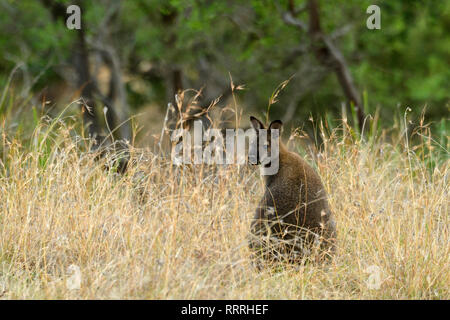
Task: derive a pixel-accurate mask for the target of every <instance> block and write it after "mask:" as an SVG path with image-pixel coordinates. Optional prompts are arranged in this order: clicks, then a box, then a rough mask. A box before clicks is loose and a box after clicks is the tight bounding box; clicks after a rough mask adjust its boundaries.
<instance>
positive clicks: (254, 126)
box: [250, 116, 264, 131]
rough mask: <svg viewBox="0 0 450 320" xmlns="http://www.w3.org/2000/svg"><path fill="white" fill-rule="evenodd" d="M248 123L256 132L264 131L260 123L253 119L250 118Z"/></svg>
mask: <svg viewBox="0 0 450 320" xmlns="http://www.w3.org/2000/svg"><path fill="white" fill-rule="evenodd" d="M250 122H251V123H252V126H253V128H255V130H256V131H258V130H259V129H264V125H263V124H262V122H261V121H259V120H258V119H256V118H255V117H253V116H250Z"/></svg>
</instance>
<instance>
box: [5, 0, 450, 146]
mask: <svg viewBox="0 0 450 320" xmlns="http://www.w3.org/2000/svg"><path fill="white" fill-rule="evenodd" d="M73 4H75V5H78V6H79V7H80V8H81V29H80V30H70V29H69V28H68V27H67V26H66V22H67V19H68V18H69V16H70V14H68V13H67V7H68V6H70V5H73ZM372 4H375V5H378V6H379V7H380V9H381V29H379V30H377V29H375V30H369V29H368V28H367V26H366V22H367V19H368V18H369V16H370V15H371V14H369V13H366V10H367V8H368V7H369V6H370V5H372ZM449 63H450V1H426V0H422V1H421V0H416V1H400V0H399V1H375V0H370V1H365V0H345V1H325V0H270V1H268V0H245V1H244V0H223V1H211V0H203V1H201V0H197V1H196V0H193V1H183V0H168V1H155V0H133V1H130V0H129V1H120V0H108V1H107V0H100V1H82V0H79V1H76V0H70V1H63V0H20V1H19V0H17V1H15V0H0V120H2V121H3V128H4V129H3V130H5V126H6V127H7V128H6V129H8V130H19V131H20V130H24V127H25V126H26V125H27V119H28V118H29V119H30V120H29V121H30V123H32V121H33V120H32V119H33V117H34V118H36V117H41V116H44V115H45V116H49V117H55V116H56V115H57V114H59V113H60V112H61V110H63V109H64V108H65V107H67V106H68V105H69V104H70V103H71V102H73V101H75V100H77V99H79V98H82V99H83V102H82V103H76V104H74V105H73V106H72V107H70V108H69V109H68V112H70V113H71V114H73V115H74V116H75V117H79V119H80V122H83V123H84V127H85V128H86V130H87V132H88V133H89V134H90V135H91V136H96V135H100V134H105V132H107V131H108V130H109V129H111V128H118V129H117V130H116V131H114V136H115V137H116V138H125V139H127V140H130V139H131V138H132V131H133V128H140V130H139V131H138V133H137V138H136V141H134V142H135V143H136V144H138V145H139V144H141V145H146V144H151V143H154V142H155V141H158V140H159V134H160V132H161V128H162V125H163V123H164V118H165V115H166V114H167V115H168V117H169V118H172V120H173V119H175V126H176V119H177V117H179V111H180V109H181V112H185V111H186V112H187V113H189V112H191V114H190V116H192V114H194V113H195V112H197V114H200V115H202V118H203V120H204V121H206V125H207V120H205V117H204V115H205V114H206V111H208V107H210V106H211V105H212V104H214V105H215V109H219V110H222V111H223V112H222V113H220V116H219V117H221V119H220V120H221V121H222V123H224V126H227V124H226V123H227V119H228V118H233V117H235V115H233V114H232V113H233V112H231V113H230V114H231V115H230V116H228V118H227V116H226V111H227V110H228V109H230V110H231V111H233V110H236V106H239V108H240V110H242V111H243V113H244V114H254V115H257V116H260V117H261V118H264V117H265V112H266V111H267V109H268V108H269V106H270V118H272V119H275V118H277V119H282V120H283V121H284V122H285V123H286V126H287V127H288V128H294V127H303V128H304V129H305V130H307V131H308V130H309V132H312V131H313V130H314V128H315V127H316V125H315V124H314V122H315V121H317V120H320V119H323V120H324V121H326V124H327V125H329V126H333V123H338V122H339V121H340V119H342V118H348V121H349V123H351V125H352V126H354V127H355V128H359V129H361V126H362V123H363V122H364V119H365V118H367V117H369V118H370V117H378V118H379V119H380V120H381V121H380V124H381V125H382V126H383V127H386V128H389V127H390V126H393V125H394V122H395V121H396V120H395V119H397V118H399V117H400V118H401V116H402V115H403V114H404V113H405V111H406V110H409V109H407V108H410V111H408V121H409V124H410V125H411V126H414V125H418V124H419V122H420V118H421V116H422V115H423V114H424V117H425V121H426V122H427V123H429V124H430V125H431V126H432V127H433V128H434V130H435V131H434V132H436V133H437V134H439V135H441V136H442V135H444V136H447V132H448V126H449V121H448V120H449V114H450V112H449V111H450V99H449V92H450V90H449V89H450V68H449ZM188 89H193V90H191V91H185V90H188ZM183 91H184V92H185V93H184V95H182V94H181V92H183ZM177 93H178V97H180V96H181V97H183V101H177V100H179V99H176V97H175V95H176V94H177ZM217 98H220V99H219V100H216V99H217ZM194 100H195V101H194ZM169 103H172V104H173V106H175V107H173V108H171V109H170V108H169V110H168V104H169ZM105 106H106V108H107V109H105ZM177 106H180V109H179V108H178V107H177ZM193 106H194V107H193ZM105 110H107V112H105ZM192 110H195V112H192ZM205 110H206V111H205ZM177 113H178V115H177ZM130 118H131V120H128V119H130ZM188 118H189V116H188ZM5 119H8V121H5ZM81 119H82V121H81ZM127 120H128V121H127ZM170 120H171V119H169V121H168V123H169V124H170ZM311 120H312V121H311ZM245 121H247V118H245ZM173 125H174V124H173V123H172V126H173ZM245 125H247V124H244V126H245ZM108 128H109V129H108Z"/></svg>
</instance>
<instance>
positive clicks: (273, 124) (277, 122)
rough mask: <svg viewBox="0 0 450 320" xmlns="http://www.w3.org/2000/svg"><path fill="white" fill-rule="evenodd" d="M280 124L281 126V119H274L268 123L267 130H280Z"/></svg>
mask: <svg viewBox="0 0 450 320" xmlns="http://www.w3.org/2000/svg"><path fill="white" fill-rule="evenodd" d="M282 126H283V122H281V120H274V121H272V122H271V123H270V126H269V130H270V129H278V130H279V131H280V132H281V127H282Z"/></svg>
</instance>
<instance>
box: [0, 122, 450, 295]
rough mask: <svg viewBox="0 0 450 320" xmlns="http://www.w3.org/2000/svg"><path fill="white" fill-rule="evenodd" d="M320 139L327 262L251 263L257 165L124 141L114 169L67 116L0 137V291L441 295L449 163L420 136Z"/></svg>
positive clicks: (446, 273)
mask: <svg viewBox="0 0 450 320" xmlns="http://www.w3.org/2000/svg"><path fill="white" fill-rule="evenodd" d="M58 121H59V120H58ZM322 135H323V136H322V138H323V139H324V143H323V149H321V150H315V152H306V153H305V152H303V153H304V154H305V157H306V159H307V161H309V162H310V163H311V164H313V165H314V167H315V168H316V169H317V171H318V172H319V174H320V176H321V177H322V180H323V182H324V185H325V187H326V189H327V192H328V193H329V201H330V206H331V208H332V211H333V212H334V214H335V217H336V222H337V227H338V250H337V253H336V256H335V257H334V259H333V260H332V261H331V262H330V263H328V264H325V265H318V264H312V263H307V264H305V265H302V266H295V265H289V264H283V263H282V264H279V265H277V266H267V267H266V268H263V269H262V270H257V269H256V268H255V267H254V265H253V264H252V261H251V259H250V257H251V252H250V251H249V249H248V247H247V237H248V232H249V224H250V221H251V218H252V215H253V212H254V209H255V207H256V205H257V203H258V201H259V198H260V196H261V195H262V192H263V184H262V181H261V179H260V177H259V171H258V170H257V168H255V167H250V166H249V167H247V166H241V167H238V166H228V167H223V166H222V167H220V166H217V167H208V166H190V167H175V166H173V165H172V164H171V162H170V158H167V157H164V156H162V154H160V153H156V152H152V151H150V150H149V149H134V150H132V151H131V161H130V165H129V168H128V171H127V172H126V173H125V174H124V175H119V174H116V173H114V172H113V170H112V171H106V170H105V169H104V162H105V161H107V158H105V159H101V160H100V161H96V160H95V154H91V153H89V152H83V151H81V150H82V149H83V148H81V147H80V145H82V144H83V141H82V140H80V139H79V138H77V136H76V135H74V133H73V130H72V128H71V127H70V126H69V125H67V124H64V123H58V124H55V123H51V124H47V125H45V124H40V125H39V126H38V127H37V128H36V130H35V132H34V134H33V138H32V139H31V141H30V142H29V143H27V145H25V144H24V143H23V142H22V141H21V140H20V139H18V138H12V137H8V136H7V135H5V134H3V137H2V152H3V154H2V158H1V160H0V296H1V297H2V298H3V299H91V298H95V299H116V298H118V299H130V298H137V299H448V298H450V294H449V284H450V264H449V262H450V261H449V259H450V258H449V257H450V254H449V253H450V252H449V251H450V246H449V243H450V234H449V226H450V224H449V222H450V221H449V213H450V211H449V179H450V170H449V161H448V158H447V159H444V161H440V162H438V161H435V159H433V154H434V153H433V151H435V149H436V148H443V149H446V146H436V145H435V144H433V143H432V141H431V137H430V136H426V135H422V136H421V138H420V139H419V140H418V141H417V142H415V143H412V142H411V141H408V138H407V136H406V135H403V134H399V135H398V139H397V140H396V139H391V141H389V140H388V139H387V138H386V137H385V136H384V135H383V134H380V135H378V137H372V138H371V139H370V140H369V141H364V140H363V139H359V138H357V137H355V136H354V135H352V134H351V131H350V130H348V129H347V127H346V126H345V124H344V125H343V126H342V127H341V128H340V129H335V130H333V131H332V132H328V133H327V132H326V130H322ZM292 142H295V138H294V137H293V139H291V140H290V144H289V145H290V148H291V149H292V148H293V149H296V147H295V145H296V144H295V143H292ZM303 150H304V149H303ZM311 154H314V155H315V156H314V157H312V156H311ZM444 154H445V155H448V151H447V150H445V152H444Z"/></svg>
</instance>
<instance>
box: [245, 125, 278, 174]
mask: <svg viewBox="0 0 450 320" xmlns="http://www.w3.org/2000/svg"><path fill="white" fill-rule="evenodd" d="M250 122H251V123H252V126H253V128H254V129H255V130H256V137H257V138H256V142H257V146H261V145H262V146H264V147H265V148H267V154H266V156H265V157H264V156H263V155H261V152H260V151H261V150H260V148H259V147H258V148H257V159H256V160H257V164H263V165H264V166H270V160H271V159H273V158H274V157H277V158H278V154H272V150H273V151H274V153H275V152H276V153H278V152H280V151H281V148H282V146H281V129H282V126H283V123H282V122H281V120H274V121H272V122H271V123H270V125H269V127H268V128H267V134H266V135H265V136H263V137H264V138H263V139H264V140H263V141H261V140H260V139H261V135H260V134H259V132H260V130H266V127H265V126H264V124H263V123H262V122H261V121H259V120H258V119H256V118H255V117H253V116H250ZM276 130H277V131H276ZM272 136H273V138H274V139H272ZM275 138H276V139H275ZM275 141H276V142H277V146H276V147H275V146H274V147H273V148H272V144H273V143H274V142H275Z"/></svg>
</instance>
